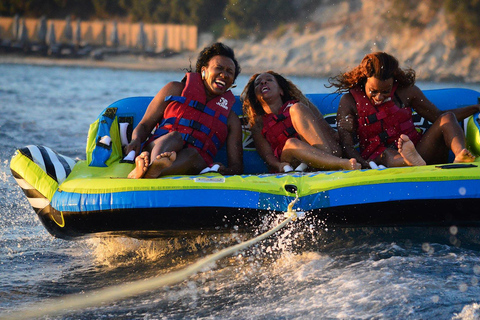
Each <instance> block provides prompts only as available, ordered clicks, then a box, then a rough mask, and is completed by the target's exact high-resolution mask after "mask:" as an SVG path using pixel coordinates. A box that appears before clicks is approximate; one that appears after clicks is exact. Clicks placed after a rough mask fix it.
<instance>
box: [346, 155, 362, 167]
mask: <svg viewBox="0 0 480 320" xmlns="http://www.w3.org/2000/svg"><path fill="white" fill-rule="evenodd" d="M348 163H349V166H348V168H346V169H347V170H359V169H362V165H361V164H360V163H358V162H357V159H355V158H351V159H350V160H348Z"/></svg>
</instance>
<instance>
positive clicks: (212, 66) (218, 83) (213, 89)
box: [202, 56, 235, 97]
mask: <svg viewBox="0 0 480 320" xmlns="http://www.w3.org/2000/svg"><path fill="white" fill-rule="evenodd" d="M202 74H204V76H202V77H203V83H204V84H205V89H206V90H207V94H208V95H210V96H212V97H214V96H219V95H221V94H224V93H225V92H226V91H227V90H228V89H229V88H230V87H231V86H232V84H233V81H234V79H235V63H234V62H233V60H232V59H230V58H227V57H225V56H214V57H212V58H211V59H210V61H209V62H208V66H207V67H203V68H202Z"/></svg>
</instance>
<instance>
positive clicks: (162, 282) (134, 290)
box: [0, 196, 303, 319]
mask: <svg viewBox="0 0 480 320" xmlns="http://www.w3.org/2000/svg"><path fill="white" fill-rule="evenodd" d="M297 201H298V196H297V197H296V198H295V200H293V201H292V202H290V204H289V205H288V210H287V212H285V219H284V220H283V221H282V222H281V223H280V224H278V225H277V226H275V227H274V228H272V229H270V230H269V231H267V232H265V233H262V234H261V235H259V236H257V237H255V238H252V239H250V240H248V241H245V242H242V243H239V244H237V245H234V246H231V247H228V248H225V249H223V250H221V251H219V252H217V253H214V254H211V255H209V256H206V257H205V258H203V259H200V260H199V261H197V262H195V263H194V264H192V265H190V266H188V267H186V268H184V269H182V270H179V271H174V272H171V273H169V274H166V275H162V276H159V277H154V278H151V279H147V280H138V281H135V282H131V283H127V284H122V285H118V286H112V287H108V288H105V289H100V290H96V291H92V292H90V293H87V294H81V295H80V294H74V295H69V296H67V297H65V298H59V299H56V300H53V301H51V302H42V303H41V305H33V306H31V307H29V308H28V309H23V310H18V311H15V312H13V313H9V314H3V315H1V314H0V319H29V318H38V317H43V316H47V315H49V316H53V315H60V314H65V313H67V312H72V311H75V310H79V309H83V308H88V307H96V306H100V305H101V304H103V303H106V302H112V301H115V300H119V299H124V298H127V297H131V296H135V295H139V294H142V293H145V292H148V291H150V290H153V289H158V288H161V287H164V286H168V285H173V284H175V283H179V282H182V281H184V280H186V279H187V278H188V277H189V276H191V275H194V274H196V273H198V272H200V271H201V270H203V269H204V268H205V267H206V266H208V265H210V264H211V263H214V262H216V261H217V260H220V259H222V258H224V257H226V256H229V255H232V254H234V253H235V252H238V251H241V250H244V249H246V248H248V247H249V246H252V245H254V244H256V243H257V242H260V241H262V240H264V239H266V238H268V237H269V236H271V235H273V234H274V233H276V232H277V231H278V230H280V229H282V228H283V227H284V226H286V225H287V224H288V223H289V222H290V221H292V220H295V219H296V218H297V217H302V215H303V212H296V211H293V210H292V208H293V206H294V204H295V203H296V202H297Z"/></svg>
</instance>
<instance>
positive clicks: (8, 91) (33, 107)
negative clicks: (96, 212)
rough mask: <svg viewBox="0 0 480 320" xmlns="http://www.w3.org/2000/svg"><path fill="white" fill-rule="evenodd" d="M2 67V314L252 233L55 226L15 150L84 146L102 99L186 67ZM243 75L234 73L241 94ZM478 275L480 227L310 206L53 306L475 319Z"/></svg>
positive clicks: (169, 315)
mask: <svg viewBox="0 0 480 320" xmlns="http://www.w3.org/2000/svg"><path fill="white" fill-rule="evenodd" d="M0 75H1V76H0V316H1V315H5V314H8V313H9V312H15V311H16V312H18V311H20V310H22V309H24V308H28V307H31V306H41V305H42V304H43V303H47V302H51V301H54V302H55V301H58V303H59V304H61V303H62V302H61V300H58V299H61V298H62V297H65V296H68V295H70V294H74V295H78V296H79V299H81V297H82V296H85V295H88V294H89V292H91V291H94V290H99V289H102V288H109V287H112V286H117V285H120V284H129V283H133V282H135V281H141V280H143V279H150V278H152V277H157V276H162V275H166V274H169V273H171V272H174V271H177V270H182V268H185V267H186V266H189V265H191V264H192V263H194V262H196V261H198V260H199V259H201V258H203V257H205V256H207V255H209V254H211V253H213V252H216V251H218V250H221V249H223V248H226V247H228V246H230V245H232V244H236V243H238V242H239V241H242V240H245V239H246V236H244V235H238V234H231V235H228V234H226V235H217V236H212V237H207V236H198V237H192V238H186V237H178V238H166V239H150V240H139V239H132V238H91V239H83V240H78V241H66V240H61V239H56V238H53V237H52V236H51V235H50V234H48V232H47V231H46V230H45V229H44V228H43V226H42V225H41V223H40V222H39V220H38V219H37V217H36V215H35V213H34V211H33V209H32V208H31V206H30V205H29V203H28V202H27V200H26V198H25V196H24V195H23V193H22V191H21V189H20V188H19V187H18V186H17V184H16V182H15V181H14V179H13V178H12V176H11V174H10V170H9V161H10V159H11V157H12V155H13V154H14V152H15V150H16V149H17V148H20V147H23V146H25V145H29V144H37V145H45V146H49V147H51V148H52V149H54V150H56V151H57V152H59V153H62V154H65V155H68V156H70V157H73V158H77V157H78V158H81V159H84V157H85V156H84V153H85V144H86V135H87V131H88V126H89V124H90V123H91V122H93V121H94V119H95V118H96V117H97V116H98V114H99V113H100V111H101V110H103V109H104V108H105V107H106V106H108V105H109V104H111V103H112V102H114V101H116V100H119V99H122V98H125V97H129V96H153V95H155V94H156V92H157V91H158V90H159V89H160V88H161V87H162V86H163V85H165V84H166V83H167V82H169V81H172V80H180V79H181V78H182V76H183V74H182V71H181V70H179V72H145V71H122V70H110V69H91V68H78V67H75V68H68V67H42V66H28V65H0ZM249 76H250V75H241V76H240V77H239V79H238V80H237V84H238V86H237V88H235V89H234V93H235V94H240V93H241V91H242V89H243V87H244V86H245V84H246V82H247V81H248V78H249ZM291 79H292V80H293V81H294V82H295V83H296V84H297V85H298V86H299V87H300V88H301V89H302V90H303V91H304V92H305V93H313V92H331V89H327V88H325V84H326V83H327V81H326V79H316V78H301V77H292V78H291ZM419 86H420V87H421V88H422V89H430V88H445V87H469V88H472V89H476V90H480V86H479V85H476V84H470V85H466V84H458V83H435V84H433V83H419ZM213 200H214V199H212V201H213ZM385 214H388V209H386V212H385ZM418 214H422V212H418ZM479 279H480V230H478V229H476V228H456V227H455V226H451V227H446V228H428V227H425V228H357V229H342V228H331V227H329V226H327V225H323V224H321V223H319V221H310V220H309V218H305V219H303V220H296V221H295V222H292V223H290V224H288V225H287V226H286V227H285V228H284V229H282V230H280V231H279V232H278V233H276V234H275V235H274V236H272V237H270V238H269V239H267V240H264V241H262V242H260V243H258V244H256V245H255V246H253V247H251V248H249V249H246V250H243V251H241V252H237V253H235V254H234V255H232V256H229V257H227V258H223V259H221V260H219V261H217V262H216V263H215V264H213V265H209V266H208V267H206V268H204V269H203V270H202V272H199V273H197V274H195V275H193V276H190V277H188V278H186V279H185V280H184V281H181V282H180V283H178V284H174V285H170V286H168V287H160V288H156V289H154V290H150V291H148V292H146V293H142V294H139V295H135V296H132V297H127V298H124V299H120V300H117V301H113V302H107V303H104V304H102V305H101V306H96V307H90V308H86V309H82V310H79V311H71V312H67V313H65V314H63V315H56V316H49V317H47V318H48V319H478V318H479V317H480V284H479Z"/></svg>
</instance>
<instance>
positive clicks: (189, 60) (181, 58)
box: [0, 52, 321, 77]
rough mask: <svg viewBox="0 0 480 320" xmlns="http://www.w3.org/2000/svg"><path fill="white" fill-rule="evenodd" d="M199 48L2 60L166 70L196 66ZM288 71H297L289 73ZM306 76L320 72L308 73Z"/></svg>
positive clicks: (2, 58) (4, 57)
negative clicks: (163, 52) (156, 53)
mask: <svg viewBox="0 0 480 320" xmlns="http://www.w3.org/2000/svg"><path fill="white" fill-rule="evenodd" d="M197 55H198V53H197V52H185V53H179V54H175V55H174V56H170V57H148V56H141V55H134V54H116V55H105V56H104V59H102V60H95V59H93V58H92V57H78V58H70V57H59V58H57V57H48V56H35V55H25V54H10V53H7V54H5V53H0V64H23V65H37V66H47V67H55V66H61V67H82V68H108V69H118V70H135V71H152V72H155V71H162V72H182V73H183V72H186V71H187V70H188V69H189V68H190V67H191V68H192V69H195V62H196V59H197ZM240 66H241V67H242V74H247V75H248V74H254V73H255V72H257V71H258V70H257V69H256V68H251V67H248V66H245V67H243V66H242V65H241V62H240ZM285 74H286V75H295V74H291V73H285ZM303 76H319V77H321V75H313V74H312V75H307V74H303Z"/></svg>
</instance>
